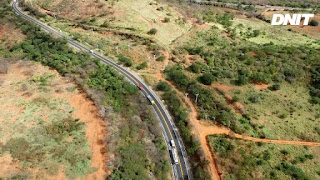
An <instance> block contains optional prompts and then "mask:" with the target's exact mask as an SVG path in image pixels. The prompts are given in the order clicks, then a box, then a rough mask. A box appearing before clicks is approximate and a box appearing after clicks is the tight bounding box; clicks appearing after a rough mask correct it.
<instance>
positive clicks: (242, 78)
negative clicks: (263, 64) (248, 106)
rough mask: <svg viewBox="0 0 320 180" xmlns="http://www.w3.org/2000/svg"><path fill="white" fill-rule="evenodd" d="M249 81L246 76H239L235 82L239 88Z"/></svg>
mask: <svg viewBox="0 0 320 180" xmlns="http://www.w3.org/2000/svg"><path fill="white" fill-rule="evenodd" d="M248 82H249V79H248V77H247V76H245V75H239V77H238V80H237V85H239V86H241V85H245V84H248Z"/></svg>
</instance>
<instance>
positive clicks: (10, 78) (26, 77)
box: [0, 60, 106, 179]
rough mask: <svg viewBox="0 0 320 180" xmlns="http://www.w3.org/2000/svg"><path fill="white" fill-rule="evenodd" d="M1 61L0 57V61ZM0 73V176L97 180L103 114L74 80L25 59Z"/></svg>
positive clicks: (101, 158) (102, 157) (102, 172)
mask: <svg viewBox="0 0 320 180" xmlns="http://www.w3.org/2000/svg"><path fill="white" fill-rule="evenodd" d="M2 62H3V60H1V63H2ZM6 66H7V68H8V73H7V74H0V82H1V84H0V129H1V130H0V137H1V139H0V161H1V162H2V163H1V164H2V167H3V168H1V169H0V177H1V178H23V179H37V178H40V177H41V178H45V179H66V178H79V177H82V178H88V179H103V178H104V175H105V174H106V170H105V161H106V156H105V154H104V153H103V152H104V151H102V150H104V149H105V148H104V145H103V144H101V143H98V142H99V140H100V141H103V139H104V138H105V137H104V136H105V132H104V131H105V130H104V129H105V125H104V123H103V122H104V121H103V119H101V118H99V117H98V116H97V114H98V112H97V109H96V107H95V106H94V105H93V103H92V102H91V101H89V100H87V99H86V97H85V96H84V95H83V94H81V93H80V92H79V91H78V90H77V88H76V85H74V84H73V83H70V82H69V81H68V80H67V79H64V78H61V77H60V76H59V75H58V73H57V72H56V71H53V70H50V69H49V68H47V67H44V66H42V65H40V64H39V63H34V62H30V61H16V62H7V64H6Z"/></svg>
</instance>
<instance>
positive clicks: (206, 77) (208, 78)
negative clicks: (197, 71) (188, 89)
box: [200, 73, 216, 85]
mask: <svg viewBox="0 0 320 180" xmlns="http://www.w3.org/2000/svg"><path fill="white" fill-rule="evenodd" d="M215 80H216V77H215V76H214V75H212V74H211V73H204V74H203V75H202V76H201V77H200V81H201V83H203V84H205V85H211V83H212V82H213V81H215Z"/></svg>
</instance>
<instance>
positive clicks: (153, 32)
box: [148, 28, 158, 35]
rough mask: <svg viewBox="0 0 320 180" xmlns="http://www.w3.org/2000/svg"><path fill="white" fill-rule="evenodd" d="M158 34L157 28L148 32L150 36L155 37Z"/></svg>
mask: <svg viewBox="0 0 320 180" xmlns="http://www.w3.org/2000/svg"><path fill="white" fill-rule="evenodd" d="M157 32H158V30H157V29H156V28H152V29H150V31H149V32H148V34H150V35H155V34H157Z"/></svg>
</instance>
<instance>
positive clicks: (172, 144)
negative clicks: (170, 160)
mask: <svg viewBox="0 0 320 180" xmlns="http://www.w3.org/2000/svg"><path fill="white" fill-rule="evenodd" d="M170 145H171V147H173V148H174V147H175V146H176V145H175V144H174V141H173V140H171V141H170Z"/></svg>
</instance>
